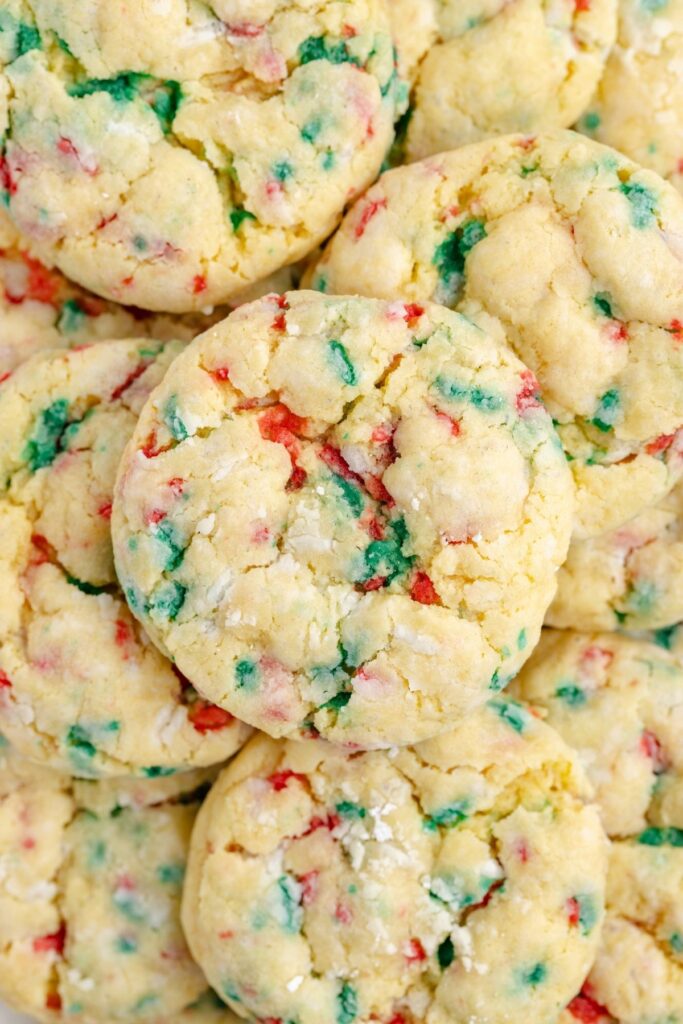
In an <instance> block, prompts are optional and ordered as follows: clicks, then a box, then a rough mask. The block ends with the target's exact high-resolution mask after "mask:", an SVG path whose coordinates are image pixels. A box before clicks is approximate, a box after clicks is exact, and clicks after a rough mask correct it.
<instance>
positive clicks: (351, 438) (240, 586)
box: [112, 292, 573, 746]
mask: <svg viewBox="0 0 683 1024" xmlns="http://www.w3.org/2000/svg"><path fill="white" fill-rule="evenodd" d="M535 394H536V384H535V381H534V380H533V377H532V375H531V374H530V373H529V371H528V370H527V369H526V368H525V367H524V366H523V365H522V364H521V363H520V362H519V360H518V359H517V358H516V357H515V356H514V355H513V353H512V352H511V351H510V350H509V349H508V348H507V347H506V346H504V345H503V344H502V343H499V341H498V340H497V338H496V337H494V336H492V335H490V334H487V333H486V332H484V331H483V330H481V329H480V328H479V327H476V326H475V325H474V324H472V323H470V322H469V321H468V320H466V319H465V318H464V317H462V316H460V315H459V314H454V313H452V312H450V311H449V310H446V309H442V308H440V307H437V306H433V305H428V306H418V305H416V304H413V305H409V306H406V305H405V304H403V303H400V302H394V303H388V302H378V301H376V300H365V299H354V298H326V297H324V296H321V295H318V294H316V293H315V292H291V293H288V294H286V295H283V296H269V297H266V298H265V299H263V300H261V301H259V302H256V303H253V304H251V305H247V306H242V307H241V308H240V309H239V310H237V311H236V312H234V313H233V314H232V315H231V316H230V317H228V318H227V320H224V321H223V322H222V323H221V324H219V325H217V326H216V327H215V328H213V329H212V330H210V331H208V332H207V333H206V334H204V335H201V336H200V337H199V338H197V339H196V340H195V341H194V342H193V343H192V344H191V345H190V346H189V347H188V348H187V349H186V350H185V351H184V352H183V353H182V354H181V355H180V356H179V357H178V359H177V360H176V361H175V362H174V363H173V364H172V366H171V367H170V369H169V370H168V372H167V374H166V376H165V377H164V380H163V382H162V384H161V385H160V386H159V387H158V388H157V389H156V390H155V391H154V392H153V393H152V395H151V396H150V398H149V401H148V402H147V404H146V406H145V408H144V409H143V411H142V414H141V416H140V420H139V422H138V425H137V428H136V430H135V433H134V435H133V438H132V440H131V442H130V444H129V446H128V448H127V449H126V452H125V454H124V456H123V459H122V462H121V468H120V470H119V477H118V483H117V487H116V497H115V503H114V517H113V520H112V523H113V534H114V541H115V549H116V560H117V566H118V571H119V576H120V578H121V581H122V585H123V587H124V589H125V592H126V595H127V597H128V601H129V604H130V607H131V609H132V611H133V612H134V614H135V615H137V616H138V617H139V619H140V621H141V622H142V623H143V624H144V626H145V629H147V630H148V632H149V634H150V636H151V637H152V638H153V639H154V640H155V642H156V643H157V644H158V645H159V646H160V647H161V649H162V650H165V651H166V652H167V653H168V654H169V655H170V656H171V657H172V658H173V659H174V661H175V663H176V665H177V666H178V668H179V669H180V670H181V671H182V672H183V673H184V674H185V675H186V676H187V677H188V679H190V680H191V681H192V683H193V684H194V685H195V686H196V687H197V689H198V690H199V691H200V692H201V693H202V694H203V696H204V697H206V698H207V699H208V700H210V701H212V702H213V703H216V704H218V705H220V706H221V707H224V708H226V709H227V710H228V711H229V712H231V713H232V714H235V715H237V716H238V717H239V718H241V719H243V720H244V721H247V722H249V723H250V724H253V725H257V726H258V727H259V728H262V729H263V730H264V731H266V732H268V733H270V734H271V735H276V736H278V735H280V736H283V735H284V736H291V735H293V736H296V735H298V734H299V733H300V731H301V730H302V729H303V730H304V731H305V732H313V733H314V734H315V733H316V732H319V733H320V734H322V735H323V736H325V737H326V738H328V739H332V740H334V741H335V742H340V743H349V744H360V745H363V746H368V745H386V744H391V743H411V742H414V741H416V740H417V739H425V738H428V737H429V736H433V735H435V734H437V733H439V732H443V731H445V730H446V729H448V728H450V727H451V726H452V725H454V724H455V723H457V722H459V721H460V719H461V718H462V716H463V715H466V714H467V713H469V712H470V711H471V710H472V709H473V708H475V707H477V706H478V705H479V704H481V703H482V702H483V701H485V700H486V699H487V696H489V695H490V694H491V692H492V691H494V692H495V691H497V690H499V689H501V688H502V687H503V686H504V685H505V684H506V682H507V681H508V680H509V679H510V678H511V676H512V675H513V674H514V673H515V672H516V671H517V669H518V668H519V666H520V665H521V664H522V662H523V661H524V660H525V659H526V657H527V656H528V654H529V652H530V651H531V650H532V649H533V647H534V645H535V643H536V641H537V638H538V634H539V630H540V623H541V621H542V618H543V615H544V614H545V611H546V609H547V606H548V604H549V602H550V600H551V599H552V596H553V593H554V590H555V572H556V569H557V567H558V565H560V564H561V563H562V561H563V560H564V558H565V555H566V547H567V541H568V534H569V530H570V528H571V517H572V497H573V496H572V488H571V477H570V474H569V472H568V470H567V467H566V464H565V460H564V457H563V455H562V450H561V448H560V445H559V441H558V439H557V436H556V435H555V433H554V431H553V428H552V424H551V422H550V418H549V417H548V415H547V413H546V412H545V410H544V409H543V408H542V407H541V405H540V404H539V402H538V401H537V399H536V398H535ZM169 480H173V481H175V484H174V486H170V485H169Z"/></svg>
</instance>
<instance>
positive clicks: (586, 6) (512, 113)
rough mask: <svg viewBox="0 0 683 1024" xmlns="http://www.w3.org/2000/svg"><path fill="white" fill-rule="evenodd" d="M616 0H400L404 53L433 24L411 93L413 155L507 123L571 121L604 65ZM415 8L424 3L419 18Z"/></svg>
mask: <svg viewBox="0 0 683 1024" xmlns="http://www.w3.org/2000/svg"><path fill="white" fill-rule="evenodd" d="M616 7H617V4H616V0H556V2H554V3H546V2H544V0H438V2H437V0H413V2H412V3H411V2H410V0H399V4H398V9H397V11H396V13H395V15H394V21H395V23H397V24H398V26H399V28H400V30H399V31H398V32H397V45H398V49H399V53H401V50H402V44H403V48H405V50H406V52H407V55H408V60H409V61H410V60H411V59H412V60H414V59H415V56H416V51H418V52H420V51H422V52H424V50H423V47H424V42H423V35H424V34H426V30H427V27H429V28H431V33H430V43H429V46H428V49H427V52H426V55H425V56H424V58H423V60H422V62H421V63H420V65H419V69H418V72H417V81H416V84H415V87H414V91H413V95H412V99H411V111H412V112H411V117H410V122H409V125H408V132H407V139H406V157H407V159H408V160H409V161H413V160H421V159H422V158H423V157H426V156H430V155H431V154H433V153H440V152H442V151H444V150H448V149H457V147H458V146H463V145H465V144H467V143H469V142H475V141H476V140H478V139H481V138H484V137H485V136H487V135H495V134H498V133H501V132H538V131H543V130H546V129H548V128H568V127H569V126H570V125H571V124H572V123H573V122H574V121H575V120H576V119H577V117H578V116H579V115H580V114H581V113H582V112H583V111H584V110H585V108H586V106H587V104H588V102H589V100H590V98H591V95H592V94H593V91H594V90H595V88H596V86H597V84H598V81H599V80H600V76H601V75H602V72H603V70H604V67H605V61H606V59H607V55H608V53H609V50H610V47H611V46H612V43H613V42H614V39H615V35H616ZM411 8H417V9H419V10H420V13H419V14H416V16H415V18H412V17H411ZM423 10H424V13H423ZM413 21H415V22H416V24H415V33H414V34H412V35H411V34H410V26H411V24H412V22H413ZM423 26H424V28H423Z"/></svg>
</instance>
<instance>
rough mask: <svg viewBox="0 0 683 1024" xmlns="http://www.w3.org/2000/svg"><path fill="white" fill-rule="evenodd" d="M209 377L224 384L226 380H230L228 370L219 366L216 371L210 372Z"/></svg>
mask: <svg viewBox="0 0 683 1024" xmlns="http://www.w3.org/2000/svg"><path fill="white" fill-rule="evenodd" d="M211 376H212V377H213V378H214V379H215V380H219V381H221V382H225V381H226V380H230V370H229V369H228V367H227V366H219V367H218V369H217V370H211Z"/></svg>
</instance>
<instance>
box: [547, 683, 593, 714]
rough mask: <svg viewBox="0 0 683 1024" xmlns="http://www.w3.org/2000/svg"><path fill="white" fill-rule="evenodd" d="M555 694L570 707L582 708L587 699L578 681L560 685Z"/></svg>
mask: <svg viewBox="0 0 683 1024" xmlns="http://www.w3.org/2000/svg"><path fill="white" fill-rule="evenodd" d="M555 696H556V697H559V698H560V700H562V701H564V703H565V704H568V705H569V707H570V708H580V707H581V705H582V704H585V703H586V700H587V697H586V693H585V691H584V690H582V689H581V687H580V686H577V685H576V683H563V684H562V686H558V687H557V689H556V690H555Z"/></svg>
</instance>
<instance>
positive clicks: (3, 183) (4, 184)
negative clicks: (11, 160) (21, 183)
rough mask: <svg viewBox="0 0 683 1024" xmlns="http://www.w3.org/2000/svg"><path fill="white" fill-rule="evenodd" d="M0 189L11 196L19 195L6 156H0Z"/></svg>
mask: <svg viewBox="0 0 683 1024" xmlns="http://www.w3.org/2000/svg"><path fill="white" fill-rule="evenodd" d="M0 188H3V189H4V191H5V192H8V193H9V194H10V195H11V196H14V195H16V193H17V183H16V182H15V181H14V180H13V178H12V172H11V170H10V166H9V164H8V163H7V159H6V158H5V157H4V156H0Z"/></svg>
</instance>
